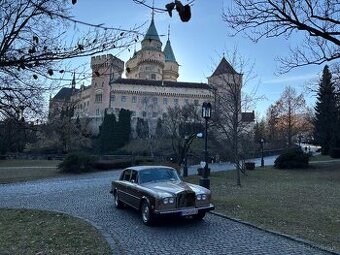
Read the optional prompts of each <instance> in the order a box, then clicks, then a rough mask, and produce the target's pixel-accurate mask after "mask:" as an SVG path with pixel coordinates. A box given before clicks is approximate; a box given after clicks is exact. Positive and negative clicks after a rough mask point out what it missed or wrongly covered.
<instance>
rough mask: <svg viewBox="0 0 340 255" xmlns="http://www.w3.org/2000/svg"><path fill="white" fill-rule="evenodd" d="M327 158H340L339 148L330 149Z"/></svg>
mask: <svg viewBox="0 0 340 255" xmlns="http://www.w3.org/2000/svg"><path fill="white" fill-rule="evenodd" d="M329 156H331V158H340V148H337V147H334V148H332V149H331V150H330V152H329Z"/></svg>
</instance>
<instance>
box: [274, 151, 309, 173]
mask: <svg viewBox="0 0 340 255" xmlns="http://www.w3.org/2000/svg"><path fill="white" fill-rule="evenodd" d="M308 162H309V155H308V154H307V153H304V152H303V151H302V149H301V148H293V149H289V150H287V151H285V152H283V153H282V154H280V156H278V158H277V159H276V160H275V162H274V167H275V168H279V169H290V168H306V167H308Z"/></svg>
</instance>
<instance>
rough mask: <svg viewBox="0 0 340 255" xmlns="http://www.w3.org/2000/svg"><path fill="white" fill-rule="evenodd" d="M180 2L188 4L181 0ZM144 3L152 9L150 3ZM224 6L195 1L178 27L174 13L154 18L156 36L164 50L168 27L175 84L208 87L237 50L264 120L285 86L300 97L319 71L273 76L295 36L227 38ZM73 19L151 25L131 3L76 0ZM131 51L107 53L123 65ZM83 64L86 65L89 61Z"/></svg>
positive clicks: (146, 13) (159, 2)
mask: <svg viewBox="0 0 340 255" xmlns="http://www.w3.org/2000/svg"><path fill="white" fill-rule="evenodd" d="M168 2H169V1H167V0H156V1H155V6H156V7H162V8H163V7H164V6H165V4H166V3H168ZM182 2H183V4H186V3H187V1H186V0H183V1H182ZM99 3H100V4H99ZM147 3H148V4H150V5H152V1H151V0H150V1H147ZM228 4H230V0H226V1H221V0H219V1H203V0H196V1H195V2H194V5H193V6H192V9H191V11H192V18H191V20H190V21H189V22H187V23H183V22H181V21H180V18H179V16H178V14H177V13H174V14H173V17H172V18H170V17H169V15H168V14H167V13H156V14H155V24H156V27H157V31H158V33H159V35H163V36H161V37H160V38H161V40H162V42H163V47H164V45H165V42H166V40H167V31H168V25H169V24H170V26H171V32H170V40H171V44H172V48H173V51H174V53H175V56H176V59H177V62H178V63H179V64H180V77H179V81H191V82H207V77H208V76H210V75H211V74H212V72H213V71H214V68H216V66H217V64H218V63H219V61H220V60H221V58H222V56H223V54H225V56H226V57H227V56H228V54H230V53H231V52H233V51H234V49H235V47H237V49H238V54H239V55H241V56H242V57H243V58H244V59H249V60H250V63H254V72H255V74H256V75H257V79H254V80H252V81H251V83H249V84H248V85H247V87H246V88H245V90H246V91H252V90H253V89H254V88H255V87H257V96H265V97H266V99H264V100H261V101H260V102H258V103H257V105H256V107H255V108H254V110H255V112H258V113H260V114H261V115H264V114H265V112H266V109H267V108H268V106H269V105H270V104H271V103H273V102H274V101H276V100H277V99H278V98H279V97H280V94H281V92H282V91H283V89H284V87H285V86H286V85H290V86H292V87H294V88H296V89H297V90H298V91H299V92H301V91H302V90H303V85H304V84H306V83H308V82H311V81H313V80H314V81H317V80H318V79H319V78H318V77H319V76H318V75H319V74H320V72H321V71H322V69H323V66H308V67H304V68H298V69H295V70H293V71H291V72H289V73H288V74H285V75H279V76H278V75H276V74H275V73H277V71H278V65H279V63H278V62H277V61H275V57H278V56H285V54H286V53H287V52H288V51H289V47H290V46H292V47H293V46H294V45H296V43H298V42H299V39H300V38H299V37H298V36H297V35H296V34H295V35H293V36H295V38H287V39H286V38H285V37H280V38H274V39H263V40H262V41H260V42H259V43H257V44H255V43H253V42H252V41H250V40H249V39H247V38H245V37H243V36H242V35H239V36H237V37H230V36H228V28H227V26H226V23H225V22H224V21H223V20H222V9H223V7H224V6H227V5H228ZM72 15H74V17H75V18H76V19H79V20H83V21H87V22H91V23H95V24H99V23H105V25H107V26H113V27H121V28H130V27H133V26H134V25H140V24H143V23H145V25H144V27H143V28H142V29H141V31H142V32H146V30H147V28H148V26H149V24H150V21H151V10H150V9H148V8H146V7H144V6H142V5H137V4H135V3H134V2H133V1H132V0H125V1H112V0H111V1H110V0H101V1H98V2H95V1H89V0H87V1H85V0H80V1H78V3H77V4H76V5H74V7H73V11H72ZM136 49H137V50H138V49H140V42H138V43H137V44H136ZM130 50H131V51H130V52H129V51H128V50H126V51H124V52H123V53H120V54H119V55H117V52H114V51H110V52H108V53H112V54H114V55H116V56H117V57H119V58H121V59H122V60H124V61H127V60H128V59H129V58H130V57H131V55H132V54H133V50H134V49H133V48H132V49H130ZM84 61H86V62H88V63H89V61H90V58H88V59H87V60H84ZM245 75H247V74H245ZM305 97H306V99H307V101H308V102H309V104H310V105H311V106H312V102H313V101H314V99H313V98H314V97H313V95H311V94H305ZM308 97H309V99H308Z"/></svg>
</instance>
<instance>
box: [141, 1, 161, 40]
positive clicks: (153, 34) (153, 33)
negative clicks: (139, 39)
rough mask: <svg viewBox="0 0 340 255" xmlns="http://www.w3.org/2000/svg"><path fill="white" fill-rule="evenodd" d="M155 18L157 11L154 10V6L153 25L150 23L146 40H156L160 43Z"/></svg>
mask: <svg viewBox="0 0 340 255" xmlns="http://www.w3.org/2000/svg"><path fill="white" fill-rule="evenodd" d="M154 16H155V10H154V7H153V6H152V17H151V23H150V26H149V29H148V31H147V32H146V34H145V37H144V40H146V39H149V40H156V41H159V42H160V41H161V40H160V39H159V36H158V32H157V29H156V26H155V21H154ZM144 40H143V41H144Z"/></svg>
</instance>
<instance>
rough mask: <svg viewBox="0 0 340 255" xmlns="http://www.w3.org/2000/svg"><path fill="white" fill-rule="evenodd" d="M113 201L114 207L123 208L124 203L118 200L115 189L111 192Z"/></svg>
mask: <svg viewBox="0 0 340 255" xmlns="http://www.w3.org/2000/svg"><path fill="white" fill-rule="evenodd" d="M113 201H114V203H115V207H116V208H118V209H120V208H123V206H124V204H123V203H122V201H120V200H119V197H118V191H117V190H116V191H115V193H114V194H113Z"/></svg>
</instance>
